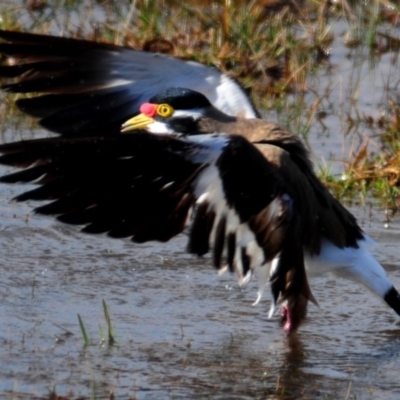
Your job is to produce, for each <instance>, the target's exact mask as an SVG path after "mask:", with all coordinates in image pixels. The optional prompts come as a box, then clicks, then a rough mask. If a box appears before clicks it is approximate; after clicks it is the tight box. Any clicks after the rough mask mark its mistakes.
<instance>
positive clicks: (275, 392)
mask: <svg viewBox="0 0 400 400" xmlns="http://www.w3.org/2000/svg"><path fill="white" fill-rule="evenodd" d="M0 172H3V171H0ZM19 189H20V188H18V187H8V186H1V187H0V191H1V193H0V199H1V200H0V229H1V237H2V240H1V241H2V254H3V258H2V260H1V269H2V280H1V284H0V304H1V305H0V315H1V320H2V329H1V331H0V341H1V347H0V359H1V360H2V362H1V364H0V385H1V389H0V394H1V393H3V396H5V398H26V397H24V396H25V395H26V394H30V396H31V395H32V394H37V395H45V394H46V393H48V390H50V389H53V388H55V389H56V391H57V393H58V394H63V395H66V394H70V395H73V396H74V397H73V398H75V396H76V397H78V396H79V395H86V396H88V395H89V394H90V392H91V390H93V391H94V392H96V393H97V394H98V398H103V397H106V396H107V393H108V392H109V391H113V392H115V394H116V396H117V397H116V398H128V395H130V396H132V397H133V396H136V397H135V398H137V399H146V398H155V397H160V398H204V397H207V396H211V397H213V398H227V397H229V398H235V399H236V398H237V399H241V398H282V397H280V396H281V394H282V393H284V396H283V398H312V399H314V398H327V397H326V396H331V397H328V398H345V396H346V393H347V391H348V390H349V391H350V393H351V394H354V395H357V398H366V399H368V398H371V399H377V398H385V399H391V398H392V399H395V398H398V396H400V381H399V379H398V376H399V375H398V371H399V370H400V320H398V318H396V316H395V315H394V314H393V313H392V311H391V310H389V309H388V308H387V307H386V306H385V305H383V304H381V302H380V301H379V300H377V299H376V298H374V297H371V295H370V294H369V293H368V292H367V291H366V290H364V289H362V288H360V287H359V286H358V285H356V284H352V283H349V282H347V281H344V280H337V279H333V278H332V277H329V276H328V277H325V278H318V279H314V280H312V286H313V290H314V294H315V296H316V298H317V299H318V302H319V305H320V308H319V309H318V308H317V307H315V306H314V305H311V306H310V310H309V311H310V312H309V317H308V319H307V323H306V324H305V325H304V326H303V327H302V328H301V329H300V330H299V332H298V333H297V334H296V335H294V336H293V337H291V338H287V337H285V335H284V334H283V333H282V331H281V329H280V328H279V321H278V317H277V316H276V317H274V318H273V319H271V320H268V319H267V310H268V307H269V301H268V299H264V300H263V301H262V302H261V303H260V304H259V305H258V306H256V307H252V306H251V303H252V301H253V300H254V298H255V295H256V285H255V283H253V282H251V283H250V285H249V286H248V287H245V288H244V289H240V288H239V287H237V286H236V284H235V282H234V279H233V277H231V276H229V275H227V276H223V277H222V278H218V277H217V275H216V273H215V272H214V271H213V270H212V268H211V267H210V262H209V260H208V259H207V258H204V259H196V258H194V257H192V256H189V255H186V254H185V253H184V252H183V249H184V247H185V241H186V238H185V236H184V235H181V236H180V237H178V238H176V239H175V240H174V241H173V242H170V243H169V244H167V245H162V244H154V243H150V244H145V245H136V244H132V243H130V242H129V241H116V240H109V239H107V238H104V237H101V236H98V237H94V236H88V235H82V234H80V233H78V232H77V231H76V229H74V228H70V227H66V226H64V225H62V224H59V223H57V222H54V221H53V220H52V219H50V218H46V217H39V216H35V215H31V216H30V217H29V218H28V219H27V218H26V215H27V213H28V212H29V210H30V207H29V206H28V205H24V204H8V203H7V201H6V199H8V198H10V197H11V196H12V195H15V194H16V192H17V190H19ZM354 211H355V212H357V213H358V214H359V215H358V216H359V218H360V222H362V223H363V225H364V227H365V229H366V230H367V231H368V232H369V233H370V234H371V235H372V236H373V237H374V238H375V239H376V240H377V241H378V242H379V246H376V248H375V249H374V254H376V256H377V258H378V259H379V260H380V261H381V262H382V263H383V264H384V265H385V267H386V269H387V270H388V273H389V274H390V276H391V278H392V280H393V281H394V282H395V283H396V284H397V286H398V287H400V269H399V268H397V263H398V260H399V251H398V243H399V238H400V225H399V224H398V223H396V222H395V221H393V222H392V225H391V227H390V228H389V229H386V230H385V229H384V228H383V227H382V223H381V221H382V218H381V214H380V213H376V214H375V213H373V214H372V215H369V212H368V213H366V214H367V215H363V214H362V213H361V209H355V210H354ZM102 299H104V300H106V302H107V305H108V307H109V309H110V312H111V315H112V322H113V325H114V329H115V333H116V337H117V344H116V345H114V346H111V347H110V346H108V345H107V344H104V343H102V342H101V340H100V338H101V333H100V328H99V325H100V326H101V329H102V331H103V332H105V331H106V324H105V320H104V316H103V311H102V305H101V300H102ZM78 313H79V314H80V315H81V317H82V318H83V320H84V323H85V325H86V329H87V331H88V334H89V337H90V339H91V345H90V346H89V347H87V348H85V347H84V346H83V339H82V337H81V333H80V329H79V325H78V319H77V314H78ZM349 385H350V386H349ZM12 393H13V394H12ZM6 395H7V396H6ZM0 397H1V396H0Z"/></svg>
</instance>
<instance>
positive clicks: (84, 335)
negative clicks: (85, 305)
mask: <svg viewBox="0 0 400 400" xmlns="http://www.w3.org/2000/svg"><path fill="white" fill-rule="evenodd" d="M78 321H79V326H80V327H81V332H82V337H83V343H84V345H85V346H89V344H90V340H89V336H88V334H87V332H86V329H85V325H84V324H83V320H82V318H81V316H80V315H79V314H78Z"/></svg>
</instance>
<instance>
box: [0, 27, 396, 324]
mask: <svg viewBox="0 0 400 400" xmlns="http://www.w3.org/2000/svg"><path fill="white" fill-rule="evenodd" d="M0 37H2V38H3V39H4V42H3V43H0V52H2V53H4V54H6V55H8V56H10V57H11V60H12V63H11V64H10V65H5V66H2V67H1V68H0V75H2V76H4V77H8V78H13V79H15V81H13V82H12V83H9V84H6V85H4V86H3V90H6V91H9V92H16V93H30V92H39V93H42V95H41V96H37V97H31V98H25V99H20V100H18V101H17V104H18V106H19V107H20V108H21V109H22V110H23V111H25V112H27V113H28V114H31V115H33V116H35V117H38V118H40V123H41V124H42V125H43V126H44V127H46V128H48V129H49V130H52V131H55V132H57V133H59V134H61V136H57V137H52V138H46V139H38V140H27V141H22V142H14V143H9V144H3V145H1V146H0V152H1V153H3V155H2V156H1V158H0V163H2V164H6V165H11V166H16V167H20V168H23V169H22V170H21V171H18V172H15V173H12V174H9V175H7V176H3V177H2V178H1V181H2V182H10V183H14V182H34V183H36V184H37V185H38V187H37V188H35V189H33V190H30V191H28V192H26V193H23V194H21V195H19V196H18V197H17V198H16V200H18V201H25V200H41V201H49V202H47V203H46V204H44V205H42V206H40V207H38V208H37V209H36V211H37V212H38V213H41V214H50V215H56V216H57V218H58V219H59V220H61V221H63V222H66V223H70V224H79V225H83V228H82V231H84V232H88V233H106V234H108V235H109V236H110V237H114V238H124V237H131V238H132V240H133V241H136V242H145V241H148V240H159V241H168V240H169V239H170V238H172V237H173V236H175V235H177V234H179V233H180V232H182V231H183V230H184V229H185V228H186V227H187V226H188V225H189V228H188V229H189V233H188V235H189V243H188V251H190V252H192V253H195V254H197V255H202V254H205V253H207V252H208V251H211V252H212V254H213V257H212V260H213V264H214V265H215V266H216V267H217V268H218V269H221V270H224V269H229V270H231V271H234V272H235V273H236V274H237V277H238V280H239V282H240V283H241V284H244V283H246V282H247V281H248V280H249V278H250V277H251V275H252V274H253V273H254V274H256V275H257V276H258V279H259V287H260V290H259V296H258V298H257V301H258V300H259V298H260V297H261V293H262V291H263V289H264V287H265V286H266V285H268V284H269V285H270V286H271V289H272V294H273V299H274V303H280V304H281V307H282V308H281V309H282V320H283V326H284V329H285V331H286V332H292V331H293V330H295V329H296V328H297V327H298V326H299V324H300V323H301V322H302V320H303V319H304V317H305V314H306V307H307V303H308V301H309V300H311V301H315V299H314V297H313V295H312V293H311V290H310V287H309V284H308V280H307V270H308V269H309V270H311V271H312V272H313V273H324V272H327V271H332V272H335V273H337V274H339V275H341V276H345V277H347V278H349V279H353V280H356V281H358V282H361V283H362V284H363V285H365V286H366V287H367V288H369V289H370V290H371V291H372V292H373V293H375V294H376V295H378V296H379V297H381V298H382V299H383V300H384V301H386V302H387V303H388V304H389V306H391V307H392V308H393V309H394V310H395V311H396V313H397V314H400V296H399V294H398V292H397V291H396V289H395V288H394V286H393V284H392V283H391V282H390V280H389V279H388V278H387V276H386V274H385V272H384V270H383V268H382V267H381V266H380V265H379V263H378V262H377V261H376V260H375V259H374V258H373V256H372V255H371V254H370V253H369V252H368V250H367V249H366V245H367V244H368V242H369V241H370V239H369V238H368V236H366V235H365V233H364V232H363V231H362V230H361V228H360V227H359V225H358V224H357V221H356V219H355V218H354V216H353V215H352V214H351V213H350V212H349V211H347V210H346V209H345V208H344V207H343V206H342V205H341V204H340V203H339V202H338V201H337V200H335V198H334V197H333V196H332V195H331V194H330V192H329V191H328V190H327V189H326V188H325V187H324V186H323V185H322V184H321V182H320V181H319V180H318V178H317V177H316V175H315V173H314V171H313V167H312V164H311V162H310V159H309V155H308V153H307V151H306V149H305V147H304V146H303V144H302V142H301V141H300V140H299V139H298V137H297V136H295V135H293V134H291V133H290V132H287V131H285V130H284V129H282V128H280V127H279V126H277V125H275V124H273V123H270V122H267V121H263V120H260V119H257V118H256V117H257V115H258V114H257V112H256V110H255V108H254V106H253V104H252V102H251V101H250V100H249V98H248V97H247V95H246V93H245V92H244V91H243V90H242V89H241V88H240V86H239V85H238V84H237V83H236V82H235V81H233V80H231V79H230V78H229V77H227V76H226V75H224V74H221V73H220V72H219V71H218V70H216V69H212V68H209V67H206V66H204V65H201V64H198V63H193V62H188V61H181V60H177V59H174V58H170V57H167V56H162V55H156V54H151V53H145V52H140V51H134V50H131V49H126V48H121V47H116V46H111V45H105V44H97V43H92V42H87V41H80V40H72V39H63V38H53V37H48V36H40V35H31V34H24V33H16V32H4V31H0ZM244 117H246V118H247V119H245V118H244ZM121 125H122V128H121Z"/></svg>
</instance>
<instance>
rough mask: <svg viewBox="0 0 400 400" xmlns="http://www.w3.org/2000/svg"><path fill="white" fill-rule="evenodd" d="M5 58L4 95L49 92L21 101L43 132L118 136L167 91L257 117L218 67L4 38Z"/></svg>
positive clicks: (40, 39) (29, 37) (85, 44)
mask: <svg viewBox="0 0 400 400" xmlns="http://www.w3.org/2000/svg"><path fill="white" fill-rule="evenodd" d="M0 38H2V39H3V42H2V43H0V53H3V54H5V55H8V56H9V57H10V60H11V61H10V64H9V65H3V66H1V67H0V77H4V78H10V79H14V81H13V82H12V83H9V84H5V85H3V89H5V90H7V91H9V92H14V93H41V94H42V96H38V97H33V98H24V99H21V100H19V101H18V102H17V104H18V106H19V107H20V109H21V110H22V111H24V112H26V113H28V114H30V115H33V116H35V117H38V118H40V123H41V125H42V126H43V127H45V128H47V129H49V130H51V131H54V132H58V133H61V134H63V135H66V136H83V135H82V133H83V132H84V135H85V136H90V135H93V136H95V135H98V134H99V129H101V131H102V132H103V134H118V133H119V128H120V125H121V124H122V123H123V122H124V121H126V120H127V119H128V118H129V117H131V116H133V115H135V114H137V113H138V110H139V107H140V105H141V104H142V103H143V102H145V101H148V100H149V99H150V98H151V97H153V96H154V95H156V94H157V93H159V92H160V91H161V90H163V89H166V88H167V87H173V86H179V87H184V88H188V89H192V90H195V91H198V92H200V93H203V94H204V95H205V96H206V97H207V98H208V99H209V101H210V102H211V103H212V104H213V105H214V106H215V107H216V108H218V109H219V110H221V111H223V112H225V113H227V114H230V115H237V114H240V115H242V116H246V117H249V118H251V117H256V116H257V111H256V110H255V107H254V105H253V103H252V102H251V100H250V99H249V97H248V96H247V94H246V93H245V92H244V90H243V89H242V88H241V87H240V85H239V84H238V83H237V82H235V81H234V80H233V79H231V78H229V77H228V76H227V75H225V74H222V73H221V72H220V71H218V70H217V69H215V68H212V67H208V66H205V65H203V64H199V63H197V62H192V61H183V60H179V59H176V58H173V57H169V56H165V55H161V54H155V53H149V52H144V51H136V50H132V49H129V48H123V47H118V46H113V45H108V44H101V43H95V42H90V41H84V40H76V39H67V38H58V37H52V36H44V35H34V34H29V33H20V32H10V31H1V30H0Z"/></svg>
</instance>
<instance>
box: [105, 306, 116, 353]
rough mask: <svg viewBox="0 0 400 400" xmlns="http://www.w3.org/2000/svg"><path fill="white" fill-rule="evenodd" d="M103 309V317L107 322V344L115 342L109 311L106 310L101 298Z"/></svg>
mask: <svg viewBox="0 0 400 400" xmlns="http://www.w3.org/2000/svg"><path fill="white" fill-rule="evenodd" d="M103 310H104V317H105V319H106V323H107V332H108V344H109V345H113V344H114V343H115V336H114V330H113V327H112V324H111V317H110V313H109V312H108V308H107V304H106V302H105V300H104V299H103Z"/></svg>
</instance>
